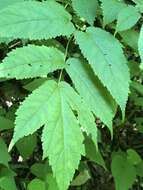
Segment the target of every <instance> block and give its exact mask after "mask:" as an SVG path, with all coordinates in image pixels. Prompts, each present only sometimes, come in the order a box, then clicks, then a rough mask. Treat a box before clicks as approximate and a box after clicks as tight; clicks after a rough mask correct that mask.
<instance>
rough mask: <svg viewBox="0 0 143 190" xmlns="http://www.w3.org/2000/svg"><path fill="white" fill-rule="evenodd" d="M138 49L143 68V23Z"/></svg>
mask: <svg viewBox="0 0 143 190" xmlns="http://www.w3.org/2000/svg"><path fill="white" fill-rule="evenodd" d="M138 49H139V54H140V58H141V65H140V67H141V69H143V25H142V27H141V31H140V34H139V41H138Z"/></svg>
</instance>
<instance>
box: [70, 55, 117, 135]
mask: <svg viewBox="0 0 143 190" xmlns="http://www.w3.org/2000/svg"><path fill="white" fill-rule="evenodd" d="M67 64H68V65H69V66H68V67H67V68H66V71H67V72H68V74H69V75H70V77H71V79H72V81H73V83H74V85H75V87H76V89H77V90H78V92H79V94H80V95H81V96H82V98H83V99H84V100H85V102H88V106H89V107H90V109H91V110H92V111H93V113H94V114H95V115H96V116H97V117H99V118H100V119H101V120H102V121H103V122H104V123H105V124H106V125H107V126H108V127H109V129H110V130H111V131H112V119H113V117H114V115H115V111H116V105H115V102H114V100H113V99H112V97H111V95H110V94H109V92H108V91H107V90H106V88H105V87H103V85H102V84H101V82H100V81H99V79H98V78H97V77H96V76H94V73H93V71H92V69H91V68H90V66H89V65H88V64H87V63H86V62H85V60H80V59H77V58H71V59H69V60H68V61H67ZM87 89H88V90H87ZM85 92H86V93H85ZM99 102H100V104H99ZM85 117H86V116H85ZM87 126H89V125H87Z"/></svg>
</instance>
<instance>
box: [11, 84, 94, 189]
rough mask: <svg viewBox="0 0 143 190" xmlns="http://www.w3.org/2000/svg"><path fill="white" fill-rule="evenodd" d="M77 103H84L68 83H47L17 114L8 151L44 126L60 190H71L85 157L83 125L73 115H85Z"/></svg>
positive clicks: (45, 151)
mask: <svg viewBox="0 0 143 190" xmlns="http://www.w3.org/2000/svg"><path fill="white" fill-rule="evenodd" d="M73 100H75V101H73ZM77 103H78V104H79V105H80V104H81V105H82V99H81V98H80V96H79V95H78V94H77V93H76V92H75V91H74V90H73V89H72V88H71V87H70V86H69V85H68V84H67V83H65V82H60V83H56V82H55V81H46V82H45V83H44V84H43V85H42V86H40V87H39V88H38V89H36V90H35V91H33V93H32V94H31V95H30V96H29V97H28V98H26V100H25V101H24V102H23V103H22V105H21V106H20V107H19V109H18V111H17V112H16V115H17V117H16V121H15V124H16V126H15V130H14V136H13V139H12V141H11V144H10V147H9V148H10V149H11V147H12V146H13V145H14V144H15V143H16V142H17V141H18V140H19V139H21V138H22V137H24V136H27V135H29V134H32V133H34V132H35V131H36V130H37V129H39V128H40V127H41V126H43V125H45V126H44V130H43V135H42V142H43V157H44V158H45V157H49V163H50V165H51V166H52V170H53V173H54V176H55V177H56V180H57V184H58V186H59V189H60V190H66V189H67V188H68V186H69V183H70V181H71V180H72V177H73V175H74V171H75V169H77V168H78V164H79V161H80V158H81V155H84V146H83V135H82V133H81V130H80V126H79V125H80V123H79V122H80V121H78V120H77V118H76V116H75V115H74V112H73V110H75V108H76V111H77V112H78V113H79V114H82V112H79V110H81V105H80V106H79V107H78V108H77ZM87 109H88V108H87ZM95 132H96V131H95ZM77 135H78V138H77ZM55 145H56V146H55Z"/></svg>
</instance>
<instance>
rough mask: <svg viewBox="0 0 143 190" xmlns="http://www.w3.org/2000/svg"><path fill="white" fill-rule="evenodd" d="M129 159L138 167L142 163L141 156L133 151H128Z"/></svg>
mask: <svg viewBox="0 0 143 190" xmlns="http://www.w3.org/2000/svg"><path fill="white" fill-rule="evenodd" d="M127 159H128V160H129V161H130V162H131V163H132V164H133V165H137V164H140V163H141V162H142V159H141V157H140V155H139V154H138V153H137V152H136V151H135V150H133V149H128V150H127Z"/></svg>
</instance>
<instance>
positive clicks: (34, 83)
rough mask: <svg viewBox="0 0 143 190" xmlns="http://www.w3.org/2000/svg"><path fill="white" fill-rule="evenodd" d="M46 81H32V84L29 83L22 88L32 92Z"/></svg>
mask: <svg viewBox="0 0 143 190" xmlns="http://www.w3.org/2000/svg"><path fill="white" fill-rule="evenodd" d="M46 80H47V78H38V79H34V80H33V81H32V82H29V83H28V84H26V85H24V86H23V88H24V89H26V90H28V91H30V92H32V91H33V90H35V89H36V88H38V87H39V86H40V85H42V84H43V83H44V82H45V81H46Z"/></svg>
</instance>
